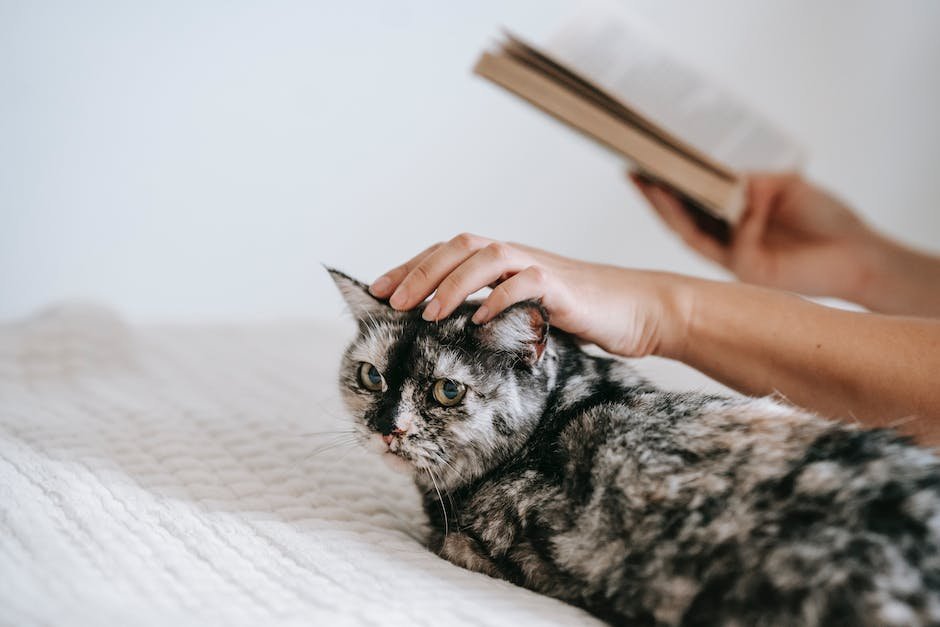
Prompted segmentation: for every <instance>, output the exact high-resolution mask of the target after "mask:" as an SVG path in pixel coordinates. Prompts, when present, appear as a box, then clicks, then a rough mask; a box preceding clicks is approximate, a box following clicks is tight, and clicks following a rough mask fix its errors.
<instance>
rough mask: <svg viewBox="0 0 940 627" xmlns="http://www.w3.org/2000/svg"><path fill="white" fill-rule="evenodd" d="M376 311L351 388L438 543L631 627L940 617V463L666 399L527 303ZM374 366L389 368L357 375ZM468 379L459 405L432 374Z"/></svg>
mask: <svg viewBox="0 0 940 627" xmlns="http://www.w3.org/2000/svg"><path fill="white" fill-rule="evenodd" d="M333 275H334V278H335V279H336V281H337V283H338V285H339V286H340V288H341V290H342V291H343V293H344V295H345V297H346V300H347V302H349V304H350V307H351V309H352V311H353V313H354V314H355V316H356V317H357V319H358V320H359V331H360V332H359V335H358V337H357V338H356V339H355V340H354V341H353V342H352V344H351V345H350V346H349V349H348V350H347V351H346V354H345V357H344V361H343V364H342V367H341V371H340V373H341V374H340V387H341V390H342V392H343V395H344V398H345V401H346V404H347V406H348V408H349V409H350V411H351V412H352V414H353V416H354V417H355V418H356V420H357V425H358V426H359V428H360V429H361V430H362V432H363V433H364V434H365V435H366V436H368V437H371V438H372V439H373V440H374V441H375V442H376V443H377V444H378V448H379V449H380V450H383V451H385V450H386V446H385V444H384V442H382V441H381V437H380V436H381V435H382V434H385V435H387V434H390V433H392V431H393V429H400V430H401V431H403V432H404V435H402V436H401V437H398V438H395V439H394V440H393V441H392V444H391V452H384V453H383V455H384V456H385V457H386V458H388V459H389V461H395V462H396V463H397V464H398V465H399V466H402V467H403V468H405V469H406V470H409V471H410V472H412V473H413V474H414V477H415V481H416V483H417V485H418V487H419V489H420V490H421V491H422V493H423V494H424V504H425V509H426V511H427V514H428V516H429V518H430V521H431V527H432V529H433V531H432V534H433V538H432V548H433V549H434V550H435V551H437V552H438V553H439V554H440V555H442V556H443V557H445V558H447V559H448V560H450V561H452V562H454V563H455V564H458V565H461V566H464V567H466V568H469V569H471V570H476V571H480V572H483V573H487V574H489V575H492V576H494V577H501V578H504V579H507V580H509V581H512V582H514V583H516V584H519V585H521V586H525V587H527V588H531V589H533V590H537V591H539V592H542V593H544V594H548V595H551V596H553V597H557V598H559V599H563V600H565V601H567V602H569V603H573V604H575V605H579V606H581V607H584V608H586V609H587V610H589V611H590V612H592V613H594V614H596V615H597V616H599V617H601V618H604V619H606V620H608V621H610V622H613V623H618V624H629V625H680V624H681V625H905V626H908V625H937V624H940V464H938V460H937V459H936V458H935V457H934V456H933V455H932V454H931V453H929V452H927V451H925V450H923V449H920V448H917V447H914V446H912V445H911V444H910V443H908V442H907V441H906V440H905V439H904V438H902V437H899V436H898V435H896V434H894V433H893V432H891V431H884V430H878V431H864V430H860V429H857V428H855V427H852V426H846V425H843V424H838V423H834V422H830V421H827V420H823V419H820V418H817V417H815V416H812V415H810V414H807V413H804V412H801V411H799V410H796V409H794V408H792V407H789V406H786V405H784V404H781V403H778V402H776V401H773V400H770V399H753V398H738V397H719V396H708V395H703V394H694V393H674V392H664V391H661V390H657V389H656V388H655V387H653V386H652V385H651V384H650V383H648V382H647V381H645V380H643V379H642V378H640V377H639V376H637V374H635V372H634V371H633V370H631V368H630V367H629V366H628V365H627V364H625V363H624V362H622V361H619V360H615V359H611V358H607V357H599V356H593V355H589V354H587V353H585V352H584V351H582V350H581V349H580V347H579V345H578V344H577V343H576V342H575V341H574V340H573V339H572V338H571V337H570V336H568V335H567V334H565V333H561V332H558V331H555V330H551V331H549V330H548V327H547V318H546V317H545V312H544V311H543V310H542V309H541V307H540V306H539V305H538V304H536V303H522V304H520V305H516V306H514V307H512V308H511V309H509V310H507V311H506V312H504V313H503V314H501V315H500V316H499V317H498V318H496V319H495V320H493V321H491V322H490V323H488V324H486V325H483V326H476V325H474V324H473V323H472V322H470V321H469V317H470V315H471V314H472V312H473V311H474V309H475V306H474V305H472V304H466V305H463V306H461V307H460V308H459V309H458V310H457V311H456V312H455V313H454V314H453V315H452V316H450V317H449V318H447V319H446V320H443V321H440V322H437V323H427V322H424V321H423V320H422V319H421V317H420V310H418V311H414V312H409V313H398V312H395V311H393V310H391V309H390V308H389V307H388V306H387V305H386V304H385V303H383V302H380V301H377V300H375V299H373V298H372V297H371V296H369V295H368V293H367V292H366V291H365V289H364V287H363V286H362V285H361V284H359V283H357V282H355V281H353V280H352V279H349V278H348V277H346V276H345V275H342V274H340V273H336V272H334V273H333ZM361 362H366V363H371V364H374V365H375V366H376V368H377V369H378V370H379V371H380V372H381V373H382V375H383V377H384V382H383V388H382V390H381V391H369V390H367V389H365V388H364V387H363V386H362V385H361V384H360V383H359V379H358V376H359V375H358V369H359V364H360V363H361ZM440 378H448V379H452V380H455V381H459V382H462V383H464V384H466V385H467V386H468V391H467V394H466V397H465V398H464V400H463V402H462V403H461V404H459V405H458V406H456V407H452V408H447V407H442V406H441V405H440V404H438V403H436V402H435V401H434V399H433V397H432V396H431V393H430V389H431V386H433V384H434V382H435V380H437V379H440Z"/></svg>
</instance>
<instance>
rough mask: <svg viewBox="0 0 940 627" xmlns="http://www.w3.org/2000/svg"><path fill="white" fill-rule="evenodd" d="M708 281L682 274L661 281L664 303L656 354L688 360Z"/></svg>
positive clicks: (669, 276) (655, 348)
mask: <svg viewBox="0 0 940 627" xmlns="http://www.w3.org/2000/svg"><path fill="white" fill-rule="evenodd" d="M707 284H708V281H704V280H701V279H695V278H692V277H686V276H681V275H668V280H666V281H663V282H662V284H661V289H662V294H661V297H660V299H659V301H660V303H661V304H662V308H663V311H662V315H661V316H660V324H659V334H658V335H659V338H658V342H657V343H656V345H655V346H654V347H653V351H652V354H653V355H656V356H657V357H666V358H668V359H675V360H677V361H684V360H685V357H686V353H687V347H688V345H689V341H690V334H691V333H692V329H693V321H694V317H695V315H696V310H697V304H698V302H699V300H700V299H701V297H702V292H703V291H704V290H705V289H706V288H707Z"/></svg>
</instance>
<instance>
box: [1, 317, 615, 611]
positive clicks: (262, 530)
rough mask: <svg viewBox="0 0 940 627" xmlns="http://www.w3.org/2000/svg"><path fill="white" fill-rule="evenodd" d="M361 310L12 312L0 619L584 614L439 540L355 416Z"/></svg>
mask: <svg viewBox="0 0 940 627" xmlns="http://www.w3.org/2000/svg"><path fill="white" fill-rule="evenodd" d="M353 330H354V327H353V325H352V323H351V322H346V321H342V320H337V321H335V322H328V323H323V322H320V323H317V322H309V321H308V322H278V323H271V324H255V325H228V326H226V325H218V324H217V325H203V326H199V325H175V326H173V325H164V326H152V325H151V326H132V325H128V324H127V323H126V322H124V321H122V319H121V318H120V317H119V316H118V315H116V314H115V313H114V312H112V311H109V310H108V309H105V308H101V307H95V306H88V305H68V306H61V307H56V308H53V309H50V310H47V311H44V312H42V313H40V314H37V315H35V316H33V317H31V318H29V319H27V320H24V321H20V322H15V323H7V324H4V325H2V326H0V623H2V624H7V625H46V624H57V625H65V624H67V625H130V624H134V625H168V624H172V625H175V626H180V625H190V624H192V625H196V624H198V625H206V624H224V625H291V624H304V625H314V624H316V625H377V624H382V625H389V624H408V625H434V626H440V625H513V626H518V625H522V624H524V625H539V624H545V625H548V624H551V625H587V624H591V623H594V622H596V621H594V620H593V619H592V618H591V617H590V616H589V615H587V614H586V613H584V612H583V611H581V610H578V609H576V608H574V607H571V606H568V605H566V604H564V603H561V602H558V601H555V600H553V599H550V598H546V597H543V596H540V595H537V594H535V593H532V592H529V591H527V590H524V589H522V588H518V587H516V586H513V585H511V584H508V583H506V582H503V581H499V580H496V579H492V578H489V577H487V576H485V575H481V574H477V573H471V572H468V571H466V570H463V569H461V568H458V567H456V566H453V565H451V564H450V563H448V562H446V561H444V560H443V559H441V558H439V557H437V556H436V555H434V554H433V553H432V552H430V551H429V550H428V549H427V548H426V546H425V543H424V534H425V526H424V516H423V514H422V512H421V508H420V504H419V498H418V494H417V491H416V489H415V488H414V487H413V485H412V484H411V482H410V480H409V479H408V478H407V477H405V476H402V475H399V474H394V473H392V472H390V471H389V470H388V468H387V467H386V466H385V465H384V464H382V463H381V462H380V461H379V460H377V459H376V458H375V457H374V456H373V455H372V454H370V453H369V452H368V451H366V450H364V449H362V448H360V447H359V446H357V445H356V444H354V443H353V442H352V441H351V438H350V437H349V436H348V435H347V433H346V431H348V428H349V427H348V421H349V419H348V417H347V416H346V415H345V414H344V412H343V409H342V406H341V404H340V401H339V396H338V393H337V391H336V384H335V380H336V366H337V364H338V363H339V356H340V353H341V351H342V348H343V346H344V344H345V342H346V341H347V339H348V338H349V337H350V336H351V334H352V333H353Z"/></svg>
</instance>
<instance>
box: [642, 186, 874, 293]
mask: <svg viewBox="0 0 940 627" xmlns="http://www.w3.org/2000/svg"><path fill="white" fill-rule="evenodd" d="M630 178H631V179H632V180H633V182H634V183H635V184H636V186H637V187H638V188H639V190H640V192H641V193H642V194H643V195H644V196H645V197H646V199H647V200H648V201H649V202H650V204H651V205H652V206H653V208H654V209H655V210H656V212H657V213H658V214H659V215H660V217H661V218H662V219H663V221H664V222H665V223H666V225H667V226H668V227H669V228H671V229H672V230H673V231H675V232H676V233H677V234H678V235H679V236H680V237H681V238H682V239H683V241H684V242H685V243H686V244H687V245H688V246H689V247H690V248H692V249H694V250H696V251H697V252H699V253H700V254H702V255H704V256H706V257H708V258H709V259H711V260H712V261H715V262H717V263H719V264H721V265H722V266H724V267H725V268H727V269H728V270H730V271H731V272H733V273H734V274H735V275H736V276H737V277H738V278H739V279H741V280H742V281H745V282H748V283H754V284H758V285H765V286H767V287H774V288H779V289H785V290H791V291H795V292H800V293H802V294H807V295H811V296H837V297H840V298H845V299H847V300H854V301H856V302H858V300H859V298H858V297H859V294H860V293H861V290H862V286H863V284H864V283H865V282H866V279H867V277H866V272H868V271H869V270H870V268H869V265H868V264H867V260H868V258H869V257H870V256H871V255H870V251H871V250H872V249H873V248H874V247H876V246H877V243H878V241H879V238H878V236H877V234H876V233H875V232H874V231H872V230H871V229H870V228H869V227H868V226H867V225H866V224H865V223H864V222H862V221H861V220H860V219H859V218H858V217H857V216H856V215H855V214H854V213H853V212H852V211H851V210H850V209H849V208H848V207H847V206H846V205H845V204H844V203H842V202H841V201H839V200H838V199H836V198H834V197H833V196H831V195H830V194H828V193H827V192H825V191H823V190H822V189H820V188H819V187H817V186H815V185H813V184H812V183H809V182H807V181H805V180H804V179H803V178H801V177H800V176H797V175H795V174H786V175H779V174H752V175H751V176H750V177H749V180H748V192H747V193H748V202H747V208H746V210H745V213H744V216H743V218H742V220H741V222H740V224H739V225H738V226H737V227H736V228H735V229H734V232H733V235H732V238H731V241H730V243H729V244H728V245H722V244H720V243H718V242H717V241H716V240H714V239H713V238H711V237H709V236H708V235H707V234H705V233H703V232H702V231H700V230H699V229H697V228H696V226H695V222H694V220H693V219H692V217H691V216H689V214H688V213H687V212H686V211H685V209H684V208H683V207H682V203H681V201H680V200H679V199H678V198H676V197H675V196H674V195H673V194H671V193H670V192H669V191H668V190H666V189H665V188H664V187H661V186H659V185H657V184H655V183H650V182H648V181H646V180H644V179H642V178H640V177H639V176H637V175H635V174H631V175H630Z"/></svg>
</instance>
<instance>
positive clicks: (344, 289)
mask: <svg viewBox="0 0 940 627" xmlns="http://www.w3.org/2000/svg"><path fill="white" fill-rule="evenodd" d="M324 267H326V266H324ZM326 271H327V272H329V273H330V276H331V277H332V278H333V282H334V283H336V287H338V288H339V292H340V294H342V295H343V300H345V301H346V304H347V305H349V310H350V311H351V312H352V315H353V316H355V318H356V320H365V319H367V318H376V317H379V316H381V317H388V316H389V315H391V314H393V313H394V312H395V310H394V309H392V308H391V307H390V306H389V304H388V302H387V301H384V300H379V299H378V298H376V297H375V296H373V295H372V294H370V293H369V286H367V285H366V284H365V283H360V282H359V281H357V280H356V279H354V278H352V277H351V276H349V275H348V274H344V273H342V272H340V271H339V270H337V269H335V268H330V267H326Z"/></svg>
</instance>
